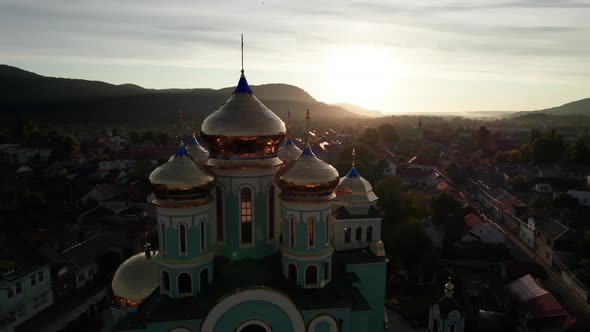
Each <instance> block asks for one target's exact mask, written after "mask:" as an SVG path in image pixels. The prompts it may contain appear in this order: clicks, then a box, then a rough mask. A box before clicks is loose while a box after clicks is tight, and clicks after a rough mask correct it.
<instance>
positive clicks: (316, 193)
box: [276, 145, 339, 199]
mask: <svg viewBox="0 0 590 332" xmlns="http://www.w3.org/2000/svg"><path fill="white" fill-rule="evenodd" d="M338 180H339V178H338V171H337V170H336V169H335V168H334V167H332V165H330V164H328V163H327V162H325V161H323V160H320V159H319V158H318V157H316V155H315V154H314V153H313V151H312V150H311V147H310V146H309V145H307V146H306V147H305V148H304V149H303V153H302V154H301V155H300V156H299V157H297V158H296V159H295V160H294V161H293V162H291V163H289V164H288V165H285V166H283V167H281V169H279V171H278V172H277V174H276V183H278V185H279V187H280V188H281V190H282V193H281V195H282V197H284V198H294V199H297V198H308V199H309V198H321V199H331V198H334V189H335V188H336V186H337V185H338Z"/></svg>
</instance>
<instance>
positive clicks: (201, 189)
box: [149, 142, 216, 204]
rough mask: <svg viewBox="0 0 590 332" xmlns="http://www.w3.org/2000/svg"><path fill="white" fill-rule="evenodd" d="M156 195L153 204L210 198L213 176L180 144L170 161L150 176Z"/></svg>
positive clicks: (213, 184)
mask: <svg viewBox="0 0 590 332" xmlns="http://www.w3.org/2000/svg"><path fill="white" fill-rule="evenodd" d="M149 179H150V182H151V183H152V185H153V186H154V190H155V193H156V201H154V203H155V204H159V203H161V202H164V201H189V200H197V199H208V198H210V194H211V190H212V189H213V188H214V187H215V180H216V179H215V174H214V173H213V172H212V171H211V170H210V169H209V168H207V166H204V165H201V164H199V163H197V162H196V161H195V160H194V159H193V158H192V157H191V156H190V155H189V154H188V152H187V150H186V148H185V147H184V146H183V144H182V142H181V144H180V146H179V147H178V149H177V150H176V153H175V154H174V155H173V156H172V157H170V160H168V162H166V163H165V164H163V165H160V166H159V167H157V168H156V169H155V170H154V171H153V172H152V173H151V174H150V177H149Z"/></svg>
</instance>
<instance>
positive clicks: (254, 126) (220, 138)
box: [201, 72, 286, 164]
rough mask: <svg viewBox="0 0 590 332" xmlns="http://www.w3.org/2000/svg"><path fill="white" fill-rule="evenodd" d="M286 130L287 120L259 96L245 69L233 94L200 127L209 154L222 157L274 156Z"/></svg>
mask: <svg viewBox="0 0 590 332" xmlns="http://www.w3.org/2000/svg"><path fill="white" fill-rule="evenodd" d="M285 132H286V129H285V123H284V122H283V121H282V120H281V119H280V118H279V117H278V116H277V115H276V114H274V113H273V112H272V111H271V110H269V109H268V108H267V107H266V106H264V104H263V103H262V102H261V101H260V100H258V98H256V96H255V95H254V94H253V93H252V89H250V86H248V82H247V81H246V77H245V76H244V73H243V72H242V75H241V76H240V81H239V82H238V86H237V87H236V89H235V90H234V93H233V94H232V95H231V97H230V98H229V99H228V100H227V101H226V102H225V104H223V106H221V107H220V108H219V109H218V110H216V111H215V112H213V113H212V114H211V115H209V116H208V117H207V118H206V119H205V121H203V125H202V127H201V135H202V137H203V138H204V139H205V141H207V143H208V145H209V150H210V157H211V158H212V159H222V160H260V159H266V158H274V157H276V155H277V151H278V146H279V145H280V144H281V142H282V141H283V140H284V139H285ZM212 164H215V163H212Z"/></svg>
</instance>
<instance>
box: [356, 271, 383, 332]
mask: <svg viewBox="0 0 590 332" xmlns="http://www.w3.org/2000/svg"><path fill="white" fill-rule="evenodd" d="M346 271H347V272H354V273H356V275H357V276H358V278H359V280H360V282H359V284H358V286H357V287H358V289H359V290H360V292H361V293H362V294H363V296H364V297H365V299H366V300H367V302H368V303H369V306H370V307H371V311H370V313H369V315H368V326H369V331H381V330H383V316H384V310H385V282H386V280H385V278H386V263H385V262H383V263H371V264H354V265H347V266H346ZM365 326H366V325H365Z"/></svg>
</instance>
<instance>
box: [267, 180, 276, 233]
mask: <svg viewBox="0 0 590 332" xmlns="http://www.w3.org/2000/svg"><path fill="white" fill-rule="evenodd" d="M274 238H275V186H273V185H272V184H271V185H270V187H269V188H268V239H269V240H274Z"/></svg>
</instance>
